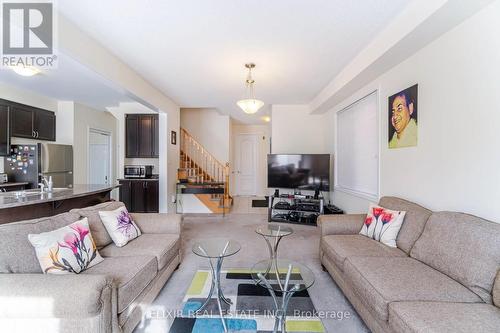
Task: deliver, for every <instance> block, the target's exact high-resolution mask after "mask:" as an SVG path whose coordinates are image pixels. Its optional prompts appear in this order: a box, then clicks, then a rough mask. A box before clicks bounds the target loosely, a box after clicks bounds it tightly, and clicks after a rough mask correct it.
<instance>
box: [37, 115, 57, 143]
mask: <svg viewBox="0 0 500 333" xmlns="http://www.w3.org/2000/svg"><path fill="white" fill-rule="evenodd" d="M33 130H34V131H35V132H36V138H37V139H39V140H47V141H56V115H55V113H54V112H50V111H45V110H37V111H36V112H35V119H34V125H33Z"/></svg>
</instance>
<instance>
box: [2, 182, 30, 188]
mask: <svg viewBox="0 0 500 333" xmlns="http://www.w3.org/2000/svg"><path fill="white" fill-rule="evenodd" d="M28 184H29V183H28V182H23V183H1V184H0V187H15V186H26V185H28Z"/></svg>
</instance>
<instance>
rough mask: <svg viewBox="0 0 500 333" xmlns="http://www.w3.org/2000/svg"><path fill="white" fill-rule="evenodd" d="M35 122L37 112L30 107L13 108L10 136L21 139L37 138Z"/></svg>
mask: <svg viewBox="0 0 500 333" xmlns="http://www.w3.org/2000/svg"><path fill="white" fill-rule="evenodd" d="M34 120H35V111H34V110H33V109H31V108H29V107H24V106H12V115H11V119H10V135H11V136H17V137H20V138H30V139H33V138H35V137H36V133H35V131H34V129H33V122H34Z"/></svg>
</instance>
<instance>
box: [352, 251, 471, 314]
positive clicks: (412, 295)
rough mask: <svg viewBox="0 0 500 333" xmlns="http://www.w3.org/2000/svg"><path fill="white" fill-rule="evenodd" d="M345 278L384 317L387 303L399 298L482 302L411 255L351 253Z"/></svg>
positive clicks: (364, 301) (365, 302) (402, 299)
mask: <svg viewBox="0 0 500 333" xmlns="http://www.w3.org/2000/svg"><path fill="white" fill-rule="evenodd" d="M344 274H345V281H348V283H349V284H350V286H351V288H352V289H353V290H354V292H355V293H356V294H357V295H358V297H359V298H360V299H361V300H362V301H363V303H364V304H365V305H366V306H367V307H368V308H369V309H370V310H371V312H372V313H373V315H374V316H375V317H376V318H378V319H379V320H381V321H386V320H387V318H388V308H387V306H388V305H389V303H391V302H398V301H433V302H481V299H480V298H479V297H478V296H477V295H476V294H474V293H473V292H472V291H470V290H469V289H467V288H465V287H464V286H462V285H461V284H460V283H458V282H456V281H454V280H453V279H451V278H450V277H448V276H446V275H444V274H442V273H440V272H438V271H436V270H435V269H433V268H431V267H429V266H427V265H425V264H423V263H421V262H419V261H417V260H415V259H412V258H408V257H405V258H398V257H350V258H347V260H346V261H345V263H344Z"/></svg>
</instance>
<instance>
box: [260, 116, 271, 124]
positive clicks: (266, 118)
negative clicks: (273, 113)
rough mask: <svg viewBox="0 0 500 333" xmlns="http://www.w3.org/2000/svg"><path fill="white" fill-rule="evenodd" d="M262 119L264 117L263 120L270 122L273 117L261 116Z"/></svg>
mask: <svg viewBox="0 0 500 333" xmlns="http://www.w3.org/2000/svg"><path fill="white" fill-rule="evenodd" d="M260 119H262V120H263V121H265V122H266V123H268V122H270V121H271V117H269V116H264V117H262V118H260Z"/></svg>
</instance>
